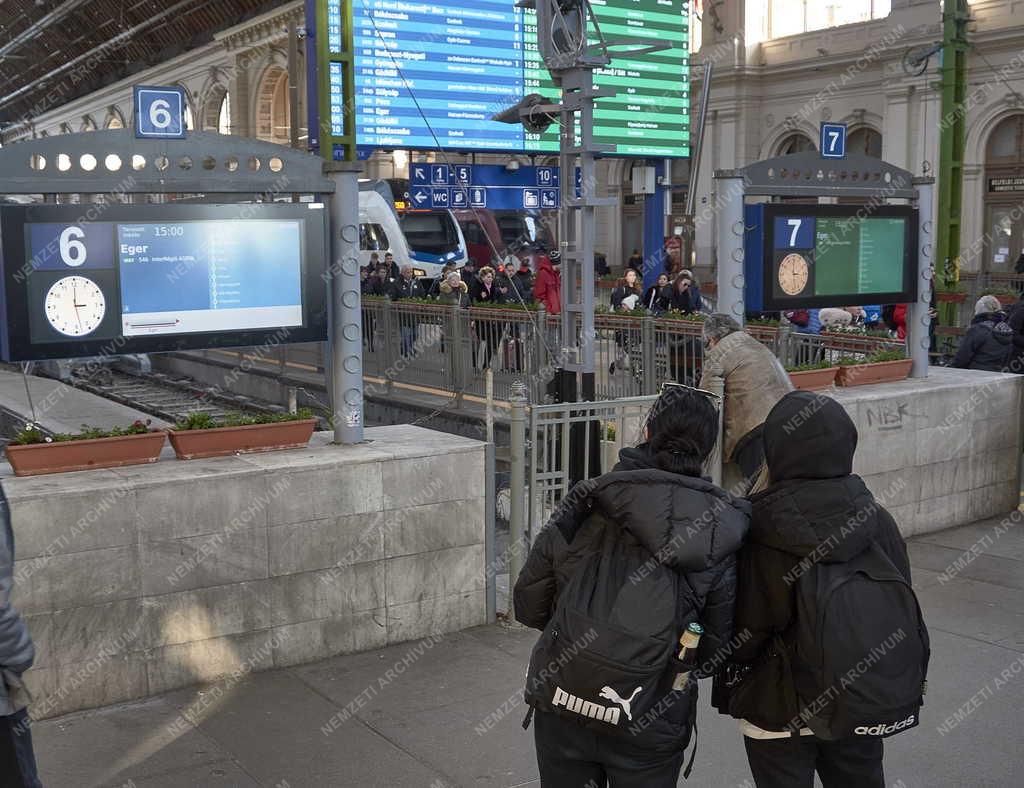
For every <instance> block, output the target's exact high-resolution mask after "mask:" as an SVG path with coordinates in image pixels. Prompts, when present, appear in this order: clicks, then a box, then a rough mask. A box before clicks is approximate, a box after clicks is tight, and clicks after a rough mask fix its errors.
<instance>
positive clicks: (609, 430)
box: [604, 424, 615, 441]
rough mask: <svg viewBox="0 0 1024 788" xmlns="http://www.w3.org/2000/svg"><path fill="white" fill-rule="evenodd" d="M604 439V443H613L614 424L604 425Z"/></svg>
mask: <svg viewBox="0 0 1024 788" xmlns="http://www.w3.org/2000/svg"><path fill="white" fill-rule="evenodd" d="M604 439H605V440H606V441H614V440H615V425H614V424H605V425H604Z"/></svg>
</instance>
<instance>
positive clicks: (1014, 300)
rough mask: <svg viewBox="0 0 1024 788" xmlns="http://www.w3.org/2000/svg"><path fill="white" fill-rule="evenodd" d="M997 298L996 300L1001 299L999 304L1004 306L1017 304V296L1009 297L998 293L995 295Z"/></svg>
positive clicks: (1006, 294)
mask: <svg viewBox="0 0 1024 788" xmlns="http://www.w3.org/2000/svg"><path fill="white" fill-rule="evenodd" d="M995 296H996V298H998V299H999V303H1000V304H1002V305H1003V306H1009V305H1010V304H1016V303H1017V296H1015V295H1009V294H1008V293H997V294H995Z"/></svg>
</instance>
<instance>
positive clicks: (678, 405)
mask: <svg viewBox="0 0 1024 788" xmlns="http://www.w3.org/2000/svg"><path fill="white" fill-rule="evenodd" d="M717 439H718V409H717V408H716V407H715V406H714V404H712V401H711V399H710V398H709V397H707V396H706V395H704V394H700V393H698V392H696V391H691V390H689V389H684V388H677V387H670V388H667V389H666V390H665V391H664V392H663V393H662V395H661V396H660V397H658V399H657V400H656V401H655V403H654V405H653V406H652V407H651V412H650V414H649V415H648V417H647V447H648V449H649V450H650V453H651V457H652V458H653V460H654V464H655V465H657V466H658V467H659V468H661V469H662V470H664V471H670V472H672V473H678V474H682V475H683V476H700V475H702V473H703V466H704V461H705V460H706V459H707V458H708V455H709V454H711V451H712V450H713V449H714V448H715V441H716V440H717Z"/></svg>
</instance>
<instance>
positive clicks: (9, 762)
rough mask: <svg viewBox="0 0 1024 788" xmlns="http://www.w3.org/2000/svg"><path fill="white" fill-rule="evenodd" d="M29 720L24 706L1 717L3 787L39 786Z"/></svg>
mask: <svg viewBox="0 0 1024 788" xmlns="http://www.w3.org/2000/svg"><path fill="white" fill-rule="evenodd" d="M2 680H3V679H0V681H2ZM29 722H30V720H29V718H28V712H26V711H25V710H24V709H22V710H21V711H19V712H17V713H15V714H11V715H10V716H2V717H0V785H2V786H4V788H42V785H43V784H42V783H41V782H39V777H38V775H37V774H36V756H35V753H34V752H33V749H32V731H31V729H30V727H29Z"/></svg>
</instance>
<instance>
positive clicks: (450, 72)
mask: <svg viewBox="0 0 1024 788" xmlns="http://www.w3.org/2000/svg"><path fill="white" fill-rule="evenodd" d="M592 6H593V8H594V11H595V14H596V16H597V19H598V22H599V24H600V26H601V31H602V32H603V33H604V36H605V39H606V40H607V41H609V42H611V41H614V40H616V39H626V38H628V39H630V41H631V42H638V41H639V42H641V43H639V44H638V43H632V44H631V46H632V48H640V47H641V46H642V45H643V42H663V43H668V44H671V49H666V50H663V51H659V52H653V53H649V54H644V55H638V56H634V57H619V56H615V57H614V59H613V62H612V64H611V66H610V67H608V68H606V69H599V70H598V71H596V72H595V82H596V84H597V86H598V87H609V88H614V89H615V90H616V91H617V95H616V96H615V97H614V98H605V99H599V100H598V102H597V109H596V111H595V139H596V141H597V142H599V143H604V144H608V145H612V146H613V148H614V149H613V153H616V154H619V155H625V156H657V157H659V158H666V157H685V156H688V155H689V152H690V143H689V134H690V132H689V129H690V115H689V113H690V99H689V30H688V25H689V2H688V0H593V2H592ZM332 9H334V10H333V11H332ZM354 15H355V28H354V36H355V41H354V44H355V85H356V129H357V131H356V133H357V143H358V145H359V146H360V147H361V148H363V149H373V148H413V149H436V148H442V149H448V150H491V151H503V150H507V151H529V152H556V151H558V126H557V124H555V125H553V126H552V127H551V128H550V129H549V130H548V131H547V132H545V133H544V134H533V133H529V132H527V131H526V130H525V129H524V128H523V127H522V126H518V125H509V124H505V123H499V122H497V121H493V120H491V119H490V118H491V116H492V115H494V114H495V113H496V112H499V111H501V110H504V109H507V108H508V107H511V106H513V105H515V104H517V103H518V102H519V101H520V100H522V98H523V96H524V95H526V94H529V93H541V94H543V95H545V96H547V97H548V98H550V99H551V100H552V101H554V102H557V100H558V98H559V96H560V91H559V90H558V88H556V87H555V85H554V84H553V83H552V81H551V79H550V75H549V74H548V71H547V69H546V68H545V67H544V64H543V62H542V60H541V56H540V52H539V51H538V48H537V43H536V41H537V18H536V11H534V10H532V9H520V8H516V0H443V1H440V2H432V3H426V2H403V1H401V0H355V2H354ZM340 18H341V16H340V3H339V2H338V1H337V0H332V2H329V3H328V36H329V38H330V40H331V41H332V42H334V43H332V44H331V46H332V47H333V46H334V45H335V44H337V41H335V38H336V37H337V36H340V33H338V34H336V33H335V23H334V22H332V21H331V20H336V21H337V20H340ZM337 30H339V31H340V27H338V28H337ZM339 40H340V39H339ZM339 49H340V46H339ZM335 66H337V68H336V67H335ZM342 78H343V75H342V70H341V67H340V65H338V64H332V66H331V69H330V72H329V79H330V83H331V88H330V89H331V94H332V102H331V104H332V118H331V123H332V128H333V133H334V134H336V135H338V136H341V135H343V134H344V106H343V101H342V100H341V99H342V97H343V95H344V90H343V85H342ZM410 88H411V91H410ZM421 112H422V115H421ZM424 115H425V116H426V118H427V121H429V125H428V123H427V122H425V121H424V119H423V116H424Z"/></svg>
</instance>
